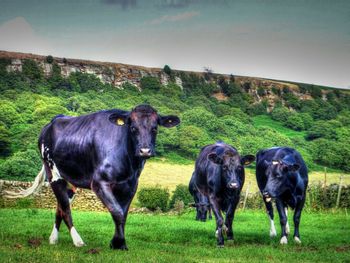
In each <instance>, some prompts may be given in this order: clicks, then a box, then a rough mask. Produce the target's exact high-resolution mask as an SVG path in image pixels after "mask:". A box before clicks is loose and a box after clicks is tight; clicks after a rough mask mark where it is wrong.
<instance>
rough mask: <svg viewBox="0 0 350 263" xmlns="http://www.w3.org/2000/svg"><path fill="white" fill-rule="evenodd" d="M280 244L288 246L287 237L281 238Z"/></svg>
mask: <svg viewBox="0 0 350 263" xmlns="http://www.w3.org/2000/svg"><path fill="white" fill-rule="evenodd" d="M280 244H281V245H286V244H288V239H287V237H286V236H283V237H282V238H281V240H280Z"/></svg>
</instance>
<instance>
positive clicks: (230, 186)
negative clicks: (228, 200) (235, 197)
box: [227, 182, 239, 190]
mask: <svg viewBox="0 0 350 263" xmlns="http://www.w3.org/2000/svg"><path fill="white" fill-rule="evenodd" d="M227 187H228V188H230V189H233V190H235V189H238V188H239V184H238V183H236V182H231V183H228V184H227Z"/></svg>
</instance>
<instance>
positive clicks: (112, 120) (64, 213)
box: [17, 105, 180, 250]
mask: <svg viewBox="0 0 350 263" xmlns="http://www.w3.org/2000/svg"><path fill="white" fill-rule="evenodd" d="M179 123H180V119H179V118H178V117H176V116H160V115H159V114H158V113H157V111H156V110H155V109H153V108H152V107H151V106H148V105H139V106H137V107H135V108H134V109H133V110H132V111H131V112H128V111H122V110H117V109H114V110H105V111H99V112H96V113H92V114H88V115H85V116H79V117H69V116H62V115H60V116H57V117H55V118H54V119H53V120H52V121H51V123H49V124H48V125H46V126H45V127H44V128H43V130H42V132H41V134H40V138H39V150H40V152H41V157H42V160H43V168H42V170H41V172H40V173H39V174H38V176H37V178H36V181H35V183H34V185H33V187H32V188H31V189H27V190H26V191H24V192H22V193H19V196H23V195H28V194H30V193H33V192H34V191H37V190H38V188H39V187H40V186H41V185H42V183H43V182H44V180H45V175H46V176H47V178H48V180H49V182H50V185H51V187H52V190H53V192H54V194H55V196H56V198H57V211H56V221H55V224H54V227H53V230H52V233H51V236H50V238H49V241H50V244H55V243H57V241H58V231H59V227H60V224H61V222H62V219H63V221H64V222H65V223H66V225H67V227H68V228H69V231H70V234H71V237H72V239H73V243H74V245H75V246H77V247H79V246H83V245H84V242H83V240H82V239H81V237H80V236H79V234H78V232H77V231H76V229H75V228H74V226H73V221H72V216H71V210H70V200H71V199H72V197H73V196H74V192H75V189H76V187H80V188H86V189H92V190H93V191H94V192H95V194H96V195H97V196H98V197H99V198H100V199H101V201H102V203H103V204H104V205H105V206H106V207H107V209H108V210H109V212H110V213H111V215H112V218H113V221H114V224H115V233H114V236H113V239H112V240H111V243H110V246H111V248H113V249H123V250H125V249H127V246H126V243H125V236H124V228H125V223H126V218H127V215H128V209H129V206H130V203H131V201H132V199H133V197H134V195H135V192H136V189H137V185H138V180H139V176H140V173H141V171H142V169H143V166H144V164H145V161H146V159H147V158H149V157H151V156H154V154H155V142H156V135H157V129H158V126H159V125H160V126H164V127H166V128H170V127H174V126H176V125H178V124H179ZM17 196H18V195H17Z"/></svg>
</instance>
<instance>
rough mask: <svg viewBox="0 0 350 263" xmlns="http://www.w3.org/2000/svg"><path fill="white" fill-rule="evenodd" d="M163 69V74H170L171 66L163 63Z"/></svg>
mask: <svg viewBox="0 0 350 263" xmlns="http://www.w3.org/2000/svg"><path fill="white" fill-rule="evenodd" d="M163 71H164V73H165V74H167V75H168V76H170V75H171V68H170V67H169V66H168V65H165V66H164V68H163Z"/></svg>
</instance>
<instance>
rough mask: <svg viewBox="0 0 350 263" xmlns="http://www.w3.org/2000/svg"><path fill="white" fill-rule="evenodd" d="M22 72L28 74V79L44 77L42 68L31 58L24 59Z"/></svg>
mask: <svg viewBox="0 0 350 263" xmlns="http://www.w3.org/2000/svg"><path fill="white" fill-rule="evenodd" d="M22 72H23V74H24V76H26V77H27V78H28V79H30V80H32V81H34V80H40V79H41V78H42V70H41V68H40V67H39V66H38V64H37V63H36V62H35V61H34V60H31V59H25V60H24V61H23V66H22Z"/></svg>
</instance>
